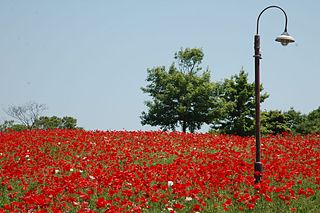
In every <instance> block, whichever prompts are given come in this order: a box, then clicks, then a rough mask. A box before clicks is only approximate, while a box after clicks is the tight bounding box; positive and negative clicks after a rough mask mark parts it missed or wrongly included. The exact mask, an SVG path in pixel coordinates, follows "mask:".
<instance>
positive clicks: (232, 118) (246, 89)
mask: <svg viewBox="0 0 320 213" xmlns="http://www.w3.org/2000/svg"><path fill="white" fill-rule="evenodd" d="M260 88H261V91H262V90H263V87H262V85H261V87H260ZM220 97H221V99H223V100H224V114H223V115H222V116H221V117H220V119H218V120H216V121H214V122H213V125H212V128H213V129H215V130H218V131H219V132H221V133H226V134H236V135H240V136H246V135H252V134H254V129H255V124H254V118H255V84H254V83H249V82H248V74H247V73H245V71H244V70H241V71H240V73H239V75H234V76H232V77H231V78H230V79H226V80H225V81H224V82H223V83H222V84H221V85H220ZM267 97H268V94H266V93H264V94H262V95H261V97H260V101H261V102H263V101H264V100H265V99H266V98H267Z"/></svg>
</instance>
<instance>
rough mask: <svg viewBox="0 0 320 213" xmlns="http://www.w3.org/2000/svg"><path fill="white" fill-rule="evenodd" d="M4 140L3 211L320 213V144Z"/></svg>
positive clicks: (221, 139)
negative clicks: (258, 157)
mask: <svg viewBox="0 0 320 213" xmlns="http://www.w3.org/2000/svg"><path fill="white" fill-rule="evenodd" d="M261 151H262V159H263V160H262V163H263V167H264V171H263V176H262V181H261V182H260V183H258V184H255V183H254V176H253V164H254V157H255V140H254V138H253V137H238V136H232V135H212V134H202V133H201V134H200V133H199V134H185V133H180V132H160V131H159V132H142V131H132V132H130V131H84V130H61V129H60V130H59V129H57V130H31V131H22V132H13V131H12V132H10V131H9V132H6V133H0V182H1V185H0V213H1V212H28V213H32V212H54V213H59V212H78V213H81V212H114V213H118V212H194V213H195V212H224V211H229V212H240V211H242V212H320V193H319V191H320V135H307V136H298V135H296V136H293V135H289V134H284V135H278V136H267V137H264V138H262V149H261Z"/></svg>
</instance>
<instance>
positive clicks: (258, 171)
mask: <svg viewBox="0 0 320 213" xmlns="http://www.w3.org/2000/svg"><path fill="white" fill-rule="evenodd" d="M270 8H277V9H280V10H281V11H282V12H283V14H284V16H285V27H284V32H283V33H282V34H281V35H280V36H278V37H277V38H276V39H275V40H276V41H277V42H280V43H281V44H282V45H283V46H287V45H288V44H289V43H292V42H294V38H293V37H292V36H290V35H289V34H288V32H287V24H288V18H287V14H286V12H285V11H284V10H283V9H282V8H281V7H279V6H274V5H273V6H269V7H266V8H265V9H263V10H262V11H261V13H260V14H259V16H258V19H257V31H256V35H255V36H254V56H253V57H254V62H255V66H254V68H255V103H256V106H255V107H256V117H255V120H256V123H255V125H256V128H255V137H256V159H255V162H254V177H255V182H256V183H259V182H260V180H261V177H262V176H261V175H262V163H261V152H260V148H261V141H260V139H261V133H260V59H262V58H261V53H260V36H259V20H260V17H261V15H262V13H263V12H264V11H266V10H268V9H270Z"/></svg>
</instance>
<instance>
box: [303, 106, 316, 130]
mask: <svg viewBox="0 0 320 213" xmlns="http://www.w3.org/2000/svg"><path fill="white" fill-rule="evenodd" d="M299 128H300V129H299V130H300V131H301V133H302V134H313V133H320V107H318V109H315V110H313V111H311V112H310V113H309V114H308V115H307V116H306V117H305V119H304V120H303V122H302V123H301V125H300V127H299Z"/></svg>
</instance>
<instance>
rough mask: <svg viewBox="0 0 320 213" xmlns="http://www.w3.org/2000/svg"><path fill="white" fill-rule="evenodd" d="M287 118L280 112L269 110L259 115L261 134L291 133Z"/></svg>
mask: <svg viewBox="0 0 320 213" xmlns="http://www.w3.org/2000/svg"><path fill="white" fill-rule="evenodd" d="M288 124H289V118H288V116H287V115H286V114H284V113H282V112H281V111H280V110H270V111H264V112H262V113H261V132H262V134H273V135H276V134H279V133H283V132H289V131H291V129H290V127H289V125H288Z"/></svg>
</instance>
